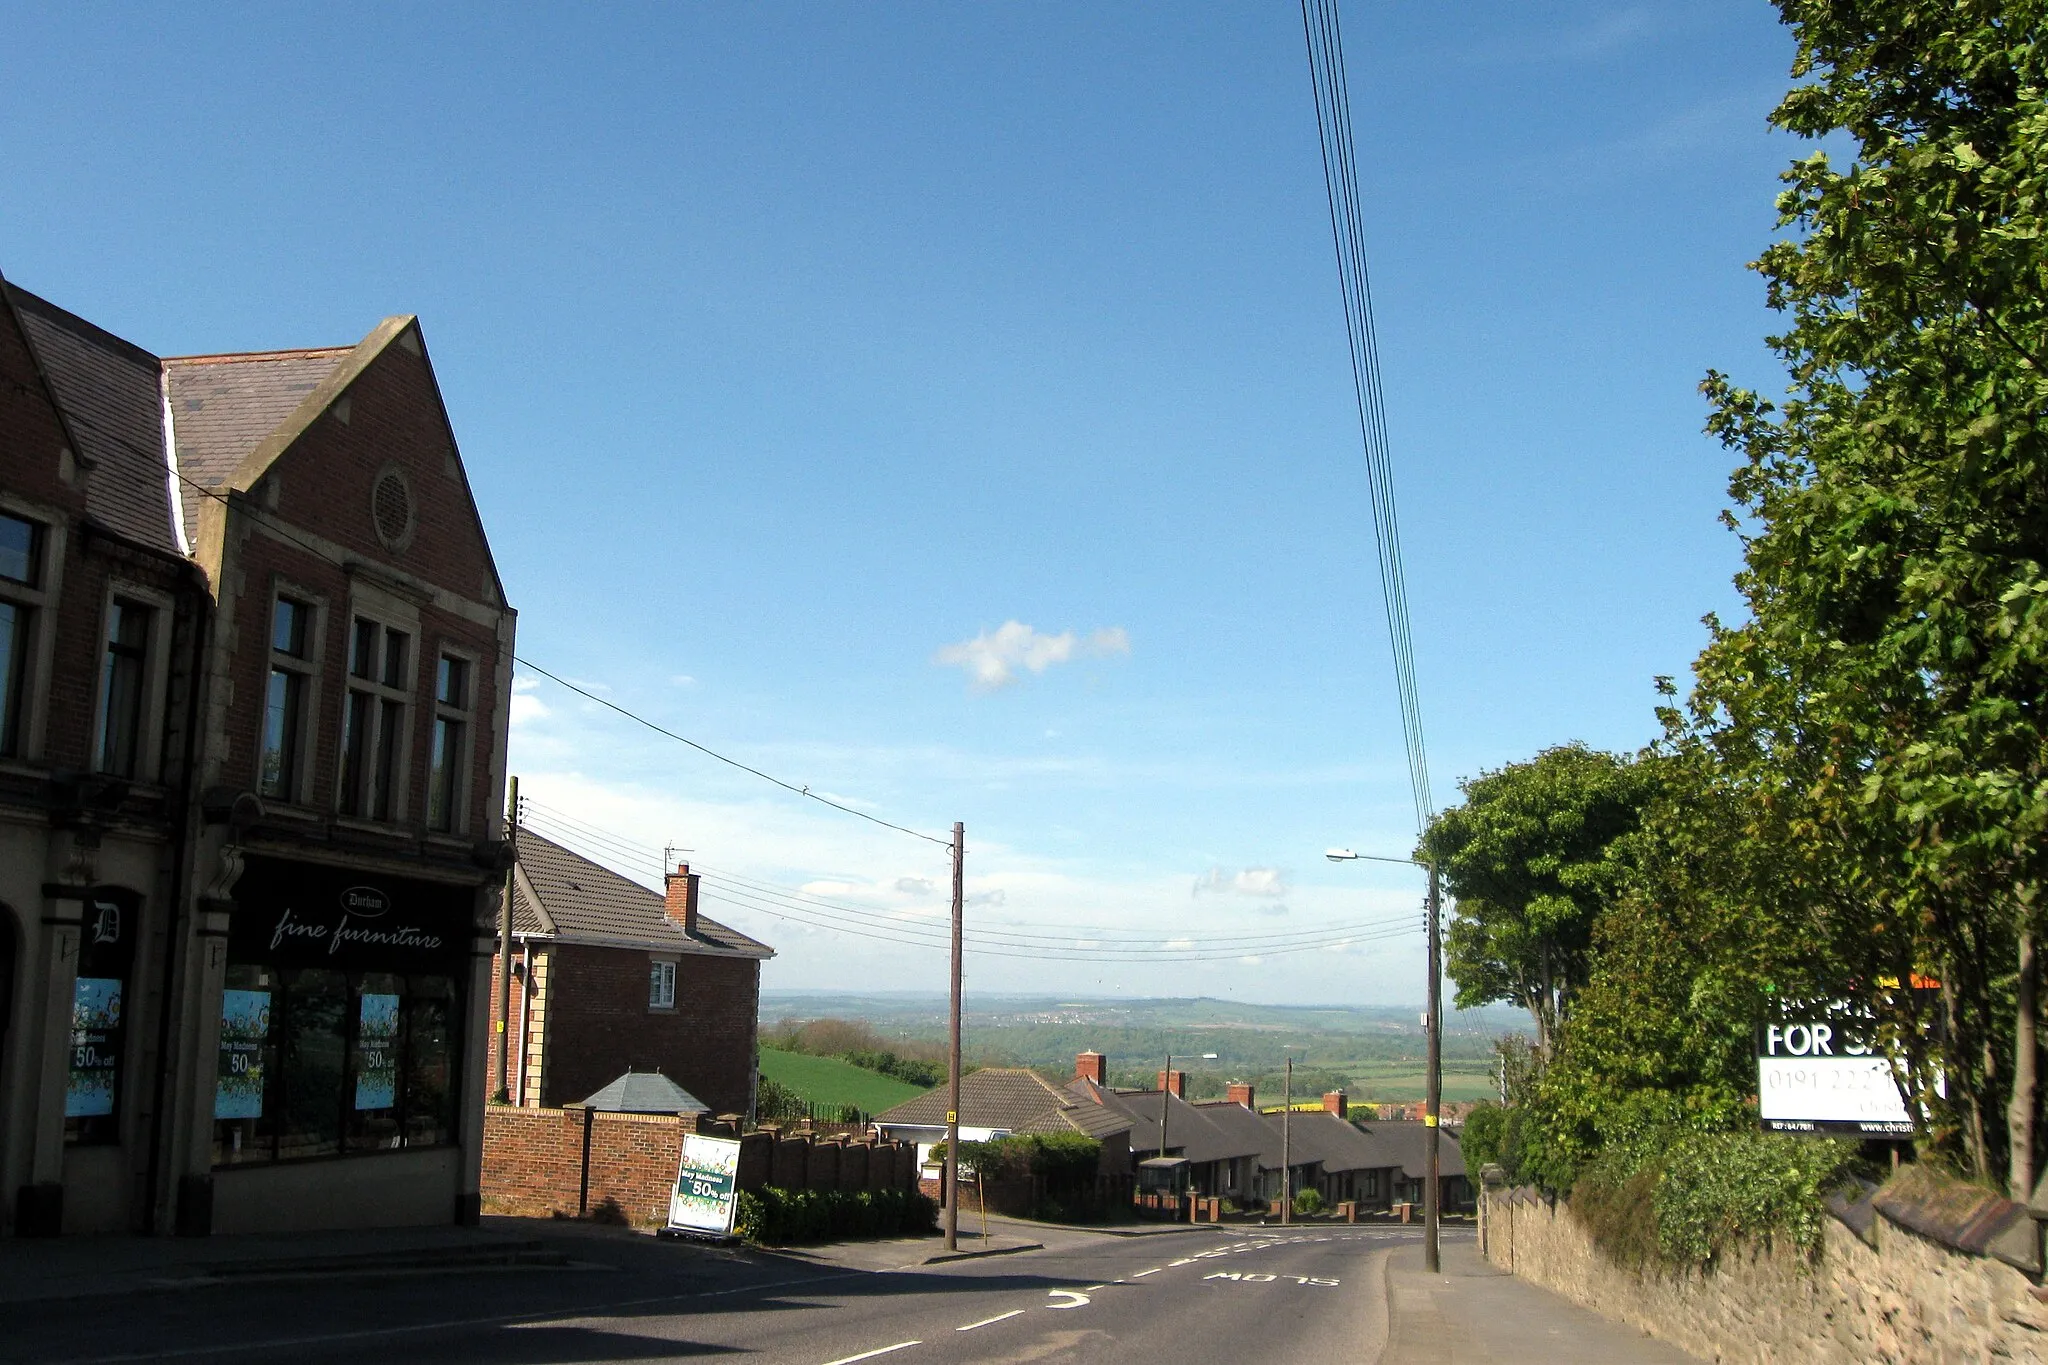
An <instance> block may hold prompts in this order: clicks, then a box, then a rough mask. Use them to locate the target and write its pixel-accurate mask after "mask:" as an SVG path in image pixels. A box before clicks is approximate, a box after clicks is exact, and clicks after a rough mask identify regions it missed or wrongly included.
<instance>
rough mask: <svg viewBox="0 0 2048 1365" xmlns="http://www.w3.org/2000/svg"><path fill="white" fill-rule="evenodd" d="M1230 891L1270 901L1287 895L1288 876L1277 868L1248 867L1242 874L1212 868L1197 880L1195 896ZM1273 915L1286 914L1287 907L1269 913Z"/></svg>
mask: <svg viewBox="0 0 2048 1365" xmlns="http://www.w3.org/2000/svg"><path fill="white" fill-rule="evenodd" d="M1213 891H1230V892H1235V893H1236V894H1237V895H1240V896H1263V897H1267V898H1268V899H1271V898H1275V897H1279V896H1284V895H1286V894H1287V874H1286V873H1285V872H1283V871H1282V870H1281V869H1279V868H1277V867H1247V868H1245V869H1244V870H1243V871H1241V872H1231V871H1229V870H1228V869H1226V868H1221V867H1212V868H1210V869H1209V870H1208V871H1207V872H1204V873H1203V874H1202V875H1201V876H1199V877H1197V878H1195V894H1196V895H1197V896H1199V895H1201V894H1203V893H1204V892H1213ZM1268 913H1272V914H1283V915H1284V914H1286V913H1287V909H1286V907H1285V906H1282V907H1280V908H1279V909H1278V910H1275V911H1269V912H1268Z"/></svg>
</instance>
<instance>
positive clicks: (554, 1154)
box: [483, 1104, 687, 1227]
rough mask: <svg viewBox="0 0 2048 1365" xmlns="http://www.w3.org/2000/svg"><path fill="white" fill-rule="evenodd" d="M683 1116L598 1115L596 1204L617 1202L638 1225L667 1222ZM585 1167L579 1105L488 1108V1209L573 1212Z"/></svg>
mask: <svg viewBox="0 0 2048 1365" xmlns="http://www.w3.org/2000/svg"><path fill="white" fill-rule="evenodd" d="M686 1131H687V1128H686V1125H685V1121H684V1120H682V1119H679V1118H676V1117H675V1116H674V1115H671V1114H598V1115H596V1116H595V1117H594V1119H593V1121H592V1123H591V1141H590V1207H591V1208H592V1209H593V1210H596V1209H601V1208H604V1207H606V1205H607V1204H608V1203H609V1205H610V1206H612V1207H615V1208H616V1209H617V1210H618V1211H619V1213H620V1214H622V1215H623V1216H624V1217H625V1219H626V1221H627V1222H629V1223H631V1224H633V1225H634V1226H636V1227H648V1226H655V1227H659V1226H661V1225H663V1224H665V1223H666V1222H667V1221H668V1196H669V1191H670V1190H671V1189H673V1188H674V1186H675V1183H676V1169H677V1167H678V1166H680V1165H681V1164H682V1159H683V1134H684V1132H686ZM582 1171H583V1115H582V1113H581V1111H579V1110H574V1109H567V1110H565V1109H513V1108H508V1107H506V1106H504V1105H498V1104H494V1105H489V1106H487V1107H486V1108H485V1110H484V1164H483V1198H484V1212H485V1213H500V1214H512V1215H516V1216H519V1217H526V1218H548V1217H552V1216H555V1215H557V1214H560V1215H562V1216H564V1217H569V1218H573V1217H575V1216H576V1210H577V1193H578V1190H579V1188H580V1184H581V1180H582Z"/></svg>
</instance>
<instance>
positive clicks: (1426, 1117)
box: [1422, 861, 1444, 1275]
mask: <svg viewBox="0 0 2048 1365" xmlns="http://www.w3.org/2000/svg"><path fill="white" fill-rule="evenodd" d="M1428 866H1429V1021H1428V1025H1429V1077H1428V1082H1427V1084H1428V1089H1427V1091H1426V1092H1425V1098H1424V1099H1423V1105H1422V1109H1423V1112H1422V1123H1423V1129H1422V1149H1423V1156H1424V1161H1423V1165H1424V1168H1425V1170H1426V1172H1427V1179H1428V1181H1429V1183H1428V1184H1427V1185H1426V1186H1425V1187H1424V1188H1423V1191H1422V1268H1423V1269H1424V1270H1426V1271H1428V1272H1429V1273H1430V1274H1432V1275H1434V1274H1436V1273H1437V1272H1438V1271H1439V1270H1440V1269H1441V1268H1442V1263H1441V1262H1440V1261H1439V1260H1438V1257H1437V1244H1436V1234H1437V1216H1438V1212H1439V1210H1438V1209H1437V1184H1438V1177H1437V1138H1438V1132H1439V1129H1438V1122H1439V1120H1438V1115H1439V1113H1440V1112H1441V1111H1442V1109H1443V1088H1444V1076H1443V1066H1444V1052H1443V1031H1444V1001H1443V984H1442V983H1443V961H1442V958H1443V942H1442V938H1441V933H1442V931H1441V928H1440V926H1439V923H1438V921H1439V919H1440V916H1439V914H1438V892H1437V876H1436V863H1435V862H1434V861H1431V862H1430V863H1429V865H1428Z"/></svg>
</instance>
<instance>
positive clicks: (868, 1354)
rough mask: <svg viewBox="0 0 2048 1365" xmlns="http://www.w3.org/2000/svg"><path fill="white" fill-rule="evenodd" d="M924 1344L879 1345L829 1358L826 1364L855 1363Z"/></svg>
mask: <svg viewBox="0 0 2048 1365" xmlns="http://www.w3.org/2000/svg"><path fill="white" fill-rule="evenodd" d="M922 1345H924V1343H923V1342H921V1341H899V1342H897V1343H896V1344H895V1345H894V1346H879V1347H876V1348H875V1349H874V1350H872V1351H862V1352H861V1353H860V1354H859V1355H857V1356H841V1357H839V1359H837V1360H828V1361H826V1362H825V1365H853V1362H854V1361H856V1360H873V1359H874V1358H875V1357H876V1356H885V1355H887V1354H889V1352H891V1351H900V1350H902V1349H903V1348H904V1347H906V1346H922Z"/></svg>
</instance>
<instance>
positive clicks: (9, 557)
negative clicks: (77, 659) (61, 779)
mask: <svg viewBox="0 0 2048 1365" xmlns="http://www.w3.org/2000/svg"><path fill="white" fill-rule="evenodd" d="M43 539H44V536H43V528H42V526H41V525H39V524H38V523H36V522H33V521H25V520H23V519H22V518H20V517H12V516H6V515H4V514H0V757H6V758H12V757H15V756H17V755H19V754H20V753H21V752H22V750H23V749H24V748H26V747H27V743H26V741H27V736H26V734H25V733H24V731H25V730H26V729H27V724H28V722H27V717H26V713H27V711H28V687H29V681H30V680H29V655H30V654H31V653H32V652H33V642H34V639H35V631H34V626H35V619H36V607H37V606H38V605H39V604H40V602H41V600H42V594H41V593H40V592H38V591H37V589H39V588H41V587H42V579H43V572H42V566H43Z"/></svg>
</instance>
